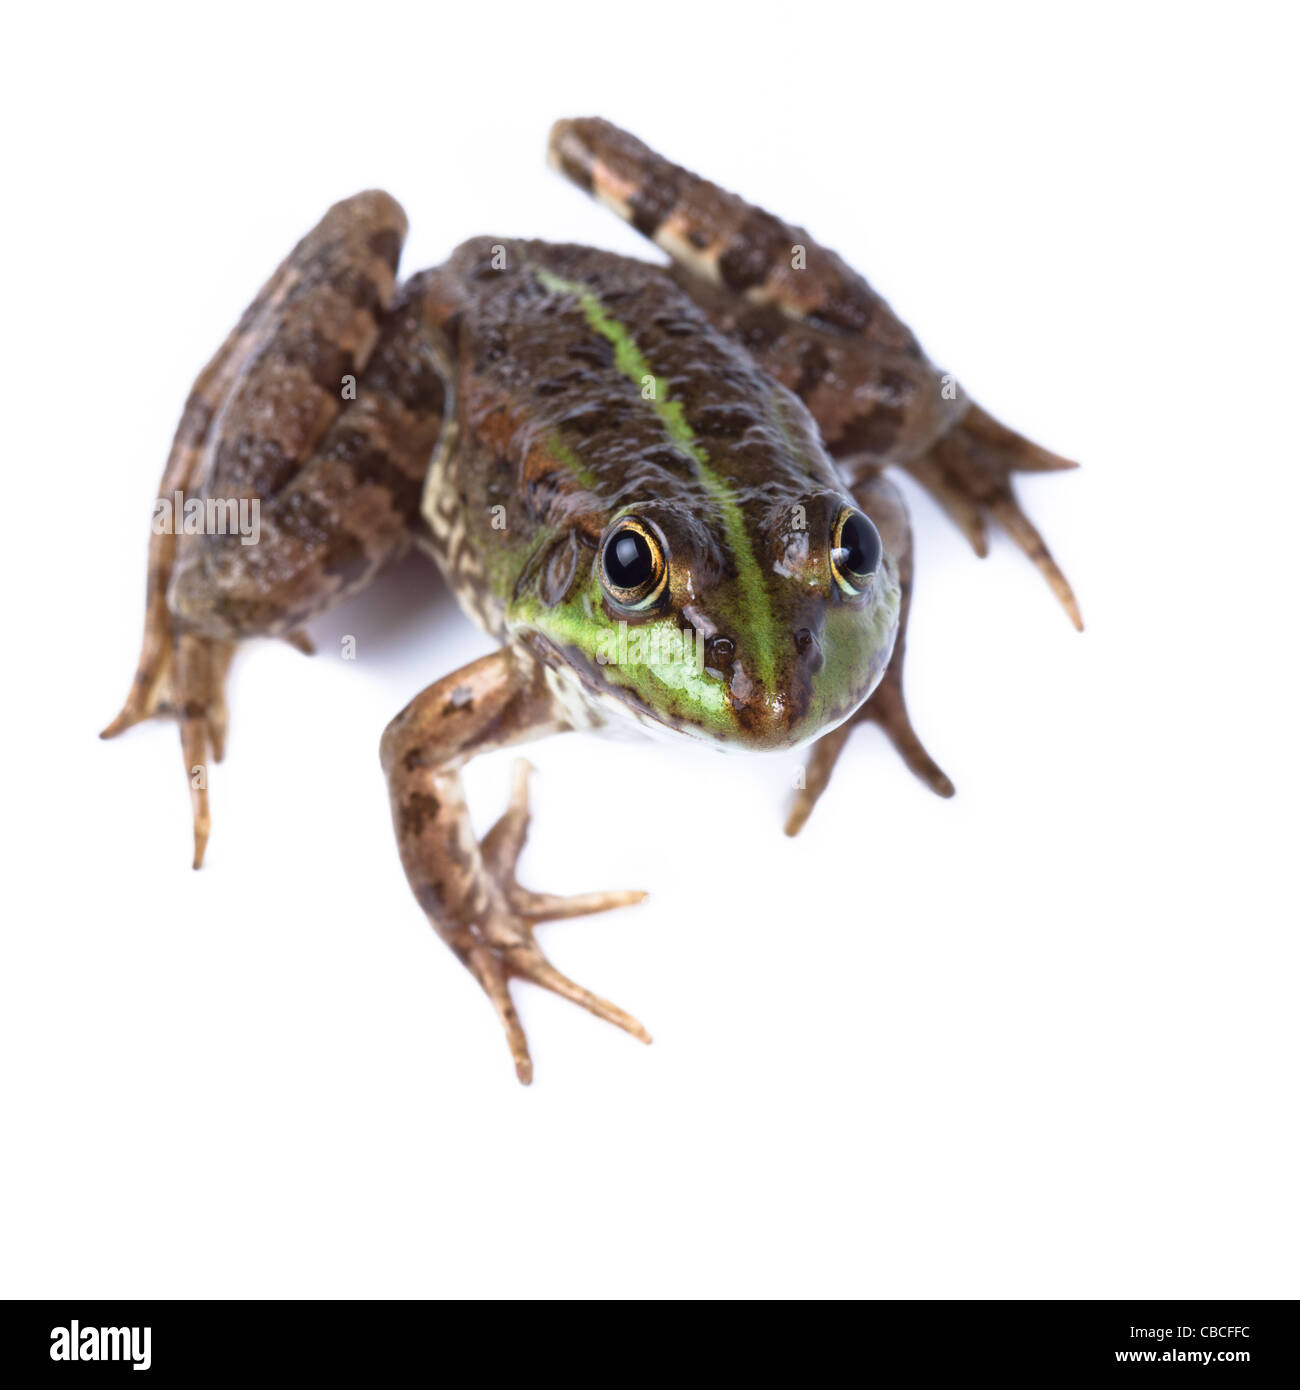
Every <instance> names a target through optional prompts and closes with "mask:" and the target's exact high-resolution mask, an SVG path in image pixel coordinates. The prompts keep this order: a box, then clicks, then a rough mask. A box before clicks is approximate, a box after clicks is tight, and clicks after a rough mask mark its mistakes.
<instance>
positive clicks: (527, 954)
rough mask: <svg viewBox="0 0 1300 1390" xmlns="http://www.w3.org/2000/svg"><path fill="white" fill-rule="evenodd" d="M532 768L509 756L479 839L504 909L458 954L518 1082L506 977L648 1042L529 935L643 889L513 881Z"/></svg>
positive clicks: (520, 1043) (624, 901)
mask: <svg viewBox="0 0 1300 1390" xmlns="http://www.w3.org/2000/svg"><path fill="white" fill-rule="evenodd" d="M531 771H532V767H531V766H530V764H529V763H528V761H527V759H525V758H520V759H518V760H517V761H516V762H515V768H514V784H513V787H512V789H511V794H510V803H509V805H508V806H507V807H506V810H505V812H504V813H503V814H502V816H501V818H500V820H498V821H497V823H496V824H495V825H494V826H493V827H492V829H491V830H489V831H488V833H487V834H486V835H485V836H484V837H483V841H482V844H481V845H480V852H481V853H482V856H483V863H484V866H485V868H486V869H487V871H488V874H489V876H490V877H491V878H492V879H493V880H494V882H495V884H496V886H497V888H498V889H499V890H500V893H501V896H502V898H503V899H504V903H503V905H502V906H503V910H502V911H501V912H500V913H499V914H498V915H496V916H495V917H494V918H493V919H492V920H491V921H490V922H489V923H488V924H487V925H486V926H485V928H484V930H483V932H482V934H481V936H480V937H479V939H478V941H477V942H476V944H474V945H473V946H470V947H469V948H468V949H467V950H466V951H465V953H464V958H465V963H466V964H467V965H468V966H469V968H470V970H471V971H472V972H473V974H474V976H475V978H477V980H478V981H479V983H480V984H481V985H482V986H483V989H484V991H485V992H486V993H487V995H488V997H489V998H490V999H491V1000H492V1003H493V1005H494V1006H495V1008H496V1011H497V1015H498V1017H499V1018H500V1019H501V1023H502V1025H503V1027H504V1028H505V1030H506V1041H507V1042H508V1044H509V1046H510V1052H511V1055H512V1056H513V1057H514V1060H515V1072H516V1074H517V1075H518V1077H519V1079H520V1081H522V1082H524V1083H525V1084H527V1083H528V1082H529V1081H531V1080H532V1075H533V1070H532V1062H531V1060H530V1059H529V1055H528V1044H527V1041H526V1039H525V1038H524V1034H523V1029H522V1028H521V1027H520V1024H519V1019H518V1016H517V1015H516V1014H515V1010H514V1006H513V1004H512V1003H511V1001H510V993H509V990H508V988H507V981H508V980H511V979H517V980H531V981H532V982H533V984H536V985H541V987H542V988H543V989H548V990H550V991H551V992H552V993H553V994H558V995H560V996H561V997H562V998H564V999H568V1000H570V1001H571V1002H572V1003H574V1004H578V1005H580V1006H581V1007H582V1008H584V1009H586V1010H587V1011H588V1013H592V1014H595V1016H596V1017H597V1018H602V1019H604V1020H605V1021H606V1022H607V1023H612V1024H614V1026H615V1027H617V1028H622V1029H623V1031H624V1032H626V1033H630V1034H631V1035H632V1036H633V1037H634V1038H639V1039H640V1040H641V1041H642V1042H646V1043H648V1042H649V1041H650V1034H649V1033H648V1032H646V1030H645V1028H644V1027H643V1026H642V1025H641V1024H640V1023H639V1022H638V1021H637V1020H636V1019H635V1018H633V1017H632V1015H631V1014H629V1013H627V1012H626V1011H625V1010H623V1009H620V1008H619V1007H618V1006H617V1005H616V1004H611V1003H610V1002H609V1000H608V999H602V998H601V997H600V995H598V994H593V993H592V992H591V990H589V989H584V988H583V987H582V986H581V985H580V984H577V983H576V982H575V981H573V980H571V979H569V977H568V976H567V975H565V974H563V973H562V972H560V971H559V970H557V969H556V968H555V967H554V966H553V965H552V964H551V963H550V961H548V960H547V959H546V957H545V955H544V954H543V953H542V950H541V948H540V947H539V946H538V945H537V942H536V941H535V940H534V938H533V927H534V925H535V924H536V923H538V922H546V921H556V920H559V919H561V918H565V917H581V916H586V915H587V914H589V913H593V912H605V911H608V910H609V909H610V908H615V907H627V906H629V905H630V904H632V903H637V902H640V901H641V899H642V898H644V897H645V896H646V895H645V894H644V893H642V892H639V891H610V892H598V893H574V894H572V895H568V896H563V895H559V894H555V893H537V892H533V891H532V890H531V889H528V888H524V887H522V886H521V885H520V884H519V882H518V880H517V879H516V877H515V866H516V864H517V862H518V859H519V855H520V852H521V851H522V850H523V847H524V841H525V840H526V839H527V836H528V822H529V818H530V812H529V807H528V777H529V773H530V772H531Z"/></svg>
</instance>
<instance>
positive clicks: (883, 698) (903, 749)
mask: <svg viewBox="0 0 1300 1390" xmlns="http://www.w3.org/2000/svg"><path fill="white" fill-rule="evenodd" d="M853 495H854V498H855V499H856V501H857V503H858V505H859V506H860V507H861V508H862V510H863V511H864V512H866V514H867V515H868V516H869V517H870V518H871V519H872V521H874V522H875V524H876V527H877V529H878V530H879V531H880V536H881V539H882V540H883V541H884V545H885V552H886V554H887V555H889V556H890V557H892V559H893V562H894V564H895V565H896V566H897V569H898V582H899V587H900V588H901V589H902V603H901V606H900V609H899V615H898V638H897V640H896V641H895V643H894V652H893V655H892V656H891V657H890V660H889V665H888V666H887V667H886V668H885V674H884V676H883V677H882V679H881V682H880V684H879V685H878V686H877V687H876V689H875V691H874V692H873V694H872V695H871V697H870V698H869V699H868V700H867V702H866V704H864V705H863V706H862V708H861V709H859V710H858V712H857V713H856V714H854V715H852V716H850V718H848V719H847V720H846V721H845V722H844V723H843V724H841V725H840V726H839V727H838V728H836V729H832V730H831V732H830V733H828V734H823V735H822V737H821V738H819V739H818V740H817V742H816V743H814V744H813V746H812V748H811V750H810V751H809V755H808V761H807V763H806V764H805V766H804V775H803V784H802V786H801V787H800V789H799V791H798V792H797V793H796V795H795V799H794V804H793V806H792V807H791V808H790V814H789V816H788V818H787V819H786V823H785V833H786V834H787V835H797V834H798V833H799V831H800V830H801V829H803V826H804V824H805V822H806V821H807V819H808V817H809V816H810V815H811V814H812V810H813V807H814V806H815V805H816V804H817V801H818V799H819V798H820V797H821V794H822V793H823V792H824V791H825V790H826V786H827V784H828V783H829V781H830V778H831V773H832V772H833V771H834V770H835V764H836V762H837V761H838V759H839V756H840V754H841V753H842V752H843V751H844V745H845V744H846V743H847V742H848V741H849V736H850V735H851V734H852V733H853V730H854V729H856V728H857V727H858V726H859V725H862V724H875V725H877V726H878V727H879V728H880V729H881V731H882V732H883V733H884V734H885V737H886V738H888V739H889V741H890V743H892V744H893V745H894V747H895V749H896V750H897V751H898V753H899V754H900V756H901V757H902V759H903V761H904V762H905V763H906V764H907V766H908V769H909V770H910V771H911V772H913V773H915V774H916V776H917V777H919V778H920V779H921V781H922V782H924V783H925V785H926V786H927V787H929V788H930V790H931V791H932V792H935V793H936V794H937V795H939V796H945V797H946V796H952V795H953V792H954V787H953V784H952V782H951V781H950V779H949V778H948V775H947V774H946V773H945V772H944V771H943V769H942V768H941V767H940V766H939V765H938V763H936V762H935V760H934V759H933V758H932V757H931V756H930V755H929V753H928V752H926V749H925V745H924V744H923V743H922V742H921V740H920V738H919V736H918V735H917V733H916V730H915V729H914V728H913V727H912V721H911V719H910V717H909V716H908V713H907V703H906V701H905V700H904V698H903V655H904V651H905V649H906V645H907V623H908V618H909V617H910V616H911V609H912V531H911V526H910V524H909V522H908V518H907V507H906V505H905V504H904V502H903V497H902V494H901V493H900V492H899V491H898V489H897V488H896V487H895V486H894V484H893V483H891V482H890V481H889V479H888V478H886V477H884V476H883V475H882V474H881V473H880V471H879V470H878V469H869V468H868V469H866V470H865V471H864V473H863V474H862V475H861V476H860V478H859V481H858V482H857V483H856V485H855V486H854V488H853Z"/></svg>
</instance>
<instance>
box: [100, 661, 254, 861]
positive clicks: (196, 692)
mask: <svg viewBox="0 0 1300 1390" xmlns="http://www.w3.org/2000/svg"><path fill="white" fill-rule="evenodd" d="M234 650H235V644H234V643H233V642H225V641H219V640H216V639H214V638H209V637H202V636H200V635H199V634H197V633H178V634H174V635H171V636H169V637H168V639H167V641H166V643H165V644H159V645H157V646H156V647H155V648H153V649H152V650H151V648H150V645H149V643H148V641H147V640H146V650H145V652H144V653H143V654H142V656H141V661H140V668H139V670H138V671H137V673H136V676H135V679H134V681H133V682H132V685H131V690H130V693H129V694H128V695H127V698H126V703H125V704H124V705H123V707H122V710H121V712H120V713H119V714H118V716H117V718H116V719H114V720H113V722H112V723H111V724H109V726H108V727H107V728H106V729H104V730H103V732H102V733H101V734H100V738H114V737H116V736H117V735H118V734H120V733H122V732H124V731H125V730H126V729H129V728H131V727H132V725H134V724H139V723H141V722H142V721H143V720H145V719H149V718H152V717H153V716H154V715H166V714H174V715H176V717H177V719H178V720H179V723H180V732H181V755H182V757H183V758H184V760H185V772H186V776H187V777H188V779H189V784H190V806H191V811H192V816H193V824H194V858H193V861H192V862H193V866H194V868H196V869H197V868H200V867H201V866H202V864H203V855H204V852H205V851H206V849H207V844H208V834H209V832H210V830H211V817H210V814H209V810H208V764H209V762H214V763H219V762H220V761H221V759H222V757H223V756H224V755H225V747H226V728H227V715H226V699H225V680H226V672H227V670H228V669H229V666H230V659H231V657H232V655H233V654H234Z"/></svg>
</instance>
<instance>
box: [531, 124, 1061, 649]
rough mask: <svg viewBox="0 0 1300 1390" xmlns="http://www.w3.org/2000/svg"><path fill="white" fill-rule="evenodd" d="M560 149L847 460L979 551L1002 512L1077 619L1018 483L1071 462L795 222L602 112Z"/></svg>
mask: <svg viewBox="0 0 1300 1390" xmlns="http://www.w3.org/2000/svg"><path fill="white" fill-rule="evenodd" d="M550 153H551V158H552V161H553V162H554V163H555V164H557V165H558V166H559V168H560V170H561V171H562V172H563V173H564V174H565V175H567V176H568V177H569V178H570V179H572V180H573V182H575V183H577V184H578V185H579V186H580V187H582V188H584V189H586V190H587V191H588V192H589V193H591V194H592V195H593V196H594V197H595V198H596V199H598V200H599V201H600V202H603V203H604V204H606V206H608V207H610V208H612V209H613V210H614V211H615V212H617V213H618V214H619V216H621V217H623V218H624V219H625V220H627V221H629V222H631V223H632V224H633V226H635V227H636V228H637V230H638V231H640V232H642V233H643V234H644V235H645V236H647V237H649V238H650V239H651V240H652V241H654V242H655V243H656V244H657V245H658V246H660V247H662V248H663V250H665V251H667V252H668V254H669V255H670V256H672V258H673V260H674V261H675V262H676V263H677V264H676V268H675V270H674V272H673V273H674V278H675V279H676V280H677V282H678V284H680V285H681V286H682V288H683V289H685V290H686V291H687V293H688V294H689V295H690V296H691V298H692V299H694V300H695V301H696V303H697V304H699V305H700V307H701V308H702V309H703V310H704V311H705V313H706V314H707V315H708V316H709V318H710V319H711V320H712V321H713V322H714V324H715V325H716V326H717V327H718V328H720V329H721V330H722V331H723V332H724V333H727V334H728V335H729V336H731V337H733V338H735V339H737V340H738V341H739V342H740V343H741V344H742V345H743V346H744V347H746V348H747V349H748V350H749V352H750V353H751V354H752V355H753V357H754V358H755V359H756V360H757V361H758V362H759V363H760V365H761V366H763V368H764V369H765V370H766V371H768V372H769V373H770V374H771V375H772V376H774V377H775V378H776V379H777V380H778V381H780V382H782V383H783V384H784V385H786V386H788V387H789V388H790V389H791V390H792V391H794V392H795V394H796V395H798V396H799V397H800V398H801V399H802V400H803V402H804V404H805V405H807V407H808V409H809V410H810V411H811V412H812V415H813V418H814V419H815V420H816V421H817V425H818V428H819V429H820V431H821V435H822V439H823V441H824V443H825V444H826V447H827V448H828V449H829V451H830V452H831V453H832V454H833V455H834V456H835V457H836V458H839V459H844V460H848V459H856V458H864V457H866V458H871V459H873V460H874V461H876V462H879V463H888V464H895V465H897V466H899V467H902V468H905V469H907V470H908V472H910V473H911V474H913V476H914V477H916V478H917V479H918V480H919V481H920V482H921V483H922V484H923V485H924V486H925V487H926V488H927V489H929V490H930V491H931V492H932V493H933V494H934V495H935V497H936V498H937V499H938V500H939V502H940V503H941V504H942V505H943V506H944V507H945V508H946V510H947V511H948V512H949V514H950V515H951V516H952V517H953V519H954V520H955V521H956V523H957V524H958V526H960V527H961V529H962V530H963V531H964V532H965V534H966V535H967V537H969V539H970V541H971V544H972V545H973V546H974V547H975V550H976V552H977V553H978V554H980V555H984V554H985V553H986V552H987V549H988V541H987V522H988V519H989V518H990V517H991V518H993V519H994V520H996V521H998V522H1000V523H1001V525H1002V526H1003V527H1004V528H1005V529H1006V531H1007V532H1008V534H1009V535H1010V536H1011V538H1012V539H1013V540H1014V541H1015V543H1016V544H1017V545H1018V546H1019V547H1020V548H1021V550H1023V551H1024V552H1025V554H1026V555H1028V556H1029V558H1030V559H1031V560H1032V561H1033V563H1034V565H1035V566H1036V567H1037V568H1038V570H1039V572H1040V573H1041V574H1042V575H1043V577H1044V578H1045V579H1046V580H1047V582H1048V584H1049V585H1050V587H1051V589H1052V592H1053V593H1054V594H1055V595H1056V597H1057V598H1058V599H1059V601H1060V602H1061V605H1062V606H1063V607H1064V609H1065V611H1066V613H1067V614H1068V615H1069V618H1070V621H1071V622H1072V623H1073V624H1074V625H1075V627H1077V628H1080V629H1082V627H1083V619H1082V618H1081V616H1080V614H1079V605H1078V603H1077V601H1076V600H1075V597H1074V594H1073V592H1072V591H1071V589H1070V586H1069V584H1068V582H1067V581H1066V579H1065V576H1064V575H1063V574H1062V573H1061V570H1060V567H1059V566H1058V565H1057V563H1056V561H1055V560H1054V559H1053V558H1052V556H1051V554H1050V553H1049V551H1048V549H1047V547H1046V545H1045V544H1044V543H1043V539H1042V537H1041V536H1040V535H1039V534H1038V531H1037V530H1036V529H1035V528H1034V526H1033V524H1032V523H1031V522H1030V521H1029V519H1028V517H1026V516H1025V514H1024V512H1023V511H1022V510H1021V509H1020V506H1019V504H1018V503H1017V501H1016V498H1015V494H1014V492H1013V491H1012V483H1011V480H1012V476H1013V475H1014V474H1015V473H1018V472H1022V473H1023V472H1049V471H1055V470H1058V469H1068V468H1074V467H1075V466H1076V465H1075V464H1074V463H1072V462H1071V461H1070V460H1069V459H1065V458H1062V457H1061V456H1060V455H1058V454H1053V453H1049V452H1048V451H1047V450H1046V449H1042V448H1039V447H1038V446H1037V445H1035V444H1031V443H1030V442H1029V441H1028V440H1027V439H1024V438H1022V437H1021V436H1020V435H1018V434H1016V433H1015V432H1014V431H1013V430H1010V429H1007V428H1006V426H1004V425H1001V424H999V423H998V422H997V421H996V420H995V419H993V417H992V416H991V415H989V414H987V413H986V412H985V411H983V410H982V409H980V407H979V406H977V405H975V404H974V403H973V402H972V401H971V400H970V399H969V397H967V396H966V395H965V394H964V393H963V392H962V390H961V388H960V386H958V384H957V383H956V381H955V380H954V379H953V378H952V376H950V375H947V374H943V373H940V372H939V371H938V370H937V369H936V368H935V367H934V366H933V364H932V363H931V362H930V361H929V360H928V359H927V358H926V356H925V354H924V352H923V351H922V349H921V346H920V344H919V343H918V342H917V340H916V337H915V336H914V335H913V334H912V332H911V331H910V330H909V329H908V328H907V327H906V325H904V324H903V323H902V322H901V321H900V320H899V319H898V317H897V316H896V315H895V314H894V312H893V311H892V310H891V309H890V307H889V305H888V304H887V303H886V302H885V301H884V300H883V299H882V298H881V297H880V296H879V295H878V294H877V293H876V292H875V291H874V290H873V289H872V288H871V286H870V285H869V284H868V283H867V282H866V280H865V279H863V277H862V276H861V275H859V274H858V273H857V272H856V271H855V270H854V269H853V268H852V267H851V266H849V265H848V264H847V263H846V262H845V261H844V260H842V259H841V257H839V256H838V255H836V253H835V252H834V251H831V250H828V249H827V248H826V247H823V246H821V245H819V244H818V243H817V242H816V241H815V240H814V239H813V238H812V237H811V236H809V235H808V233H807V232H806V231H804V229H803V228H802V227H796V226H793V225H792V224H790V223H788V222H785V221H782V220H781V219H780V218H778V217H775V216H773V215H772V214H771V213H768V212H764V211H763V210H762V209H761V208H757V207H754V206H753V205H752V204H750V203H747V202H746V201H745V200H744V199H743V198H740V197H738V196H737V195H736V194H734V193H729V192H727V191H726V190H725V189H721V188H719V187H718V186H717V185H716V184H712V183H710V182H708V180H706V179H702V178H700V177H698V176H697V175H695V174H692V173H691V172H690V171H689V170H686V169H683V168H681V167H680V166H678V165H676V164H672V163H670V162H669V161H668V160H666V159H664V158H663V157H662V156H660V155H658V154H656V153H655V152H654V151H653V150H651V149H650V148H648V147H647V146H646V145H644V144H642V142H641V141H640V140H638V139H636V138H635V137H634V136H632V135H629V134H628V133H627V132H626V131H622V130H619V129H618V127H617V126H613V125H611V124H610V123H609V122H608V121H603V120H598V119H594V118H584V119H579V120H569V121H560V122H559V123H558V124H557V125H556V126H555V127H554V129H553V130H552V132H551V142H550Z"/></svg>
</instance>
